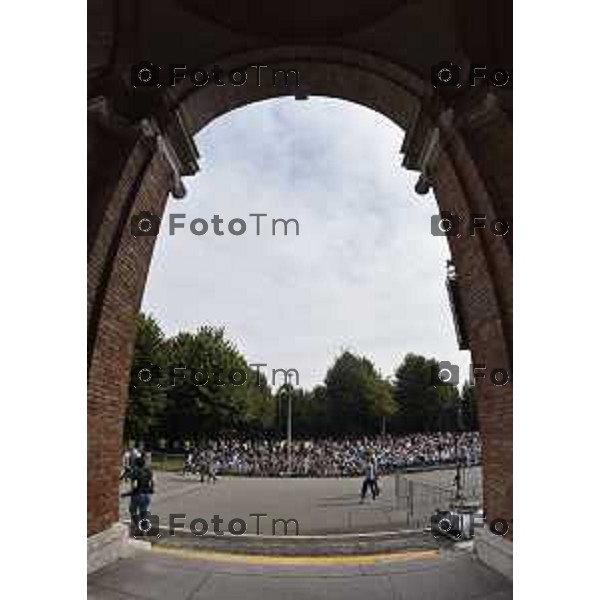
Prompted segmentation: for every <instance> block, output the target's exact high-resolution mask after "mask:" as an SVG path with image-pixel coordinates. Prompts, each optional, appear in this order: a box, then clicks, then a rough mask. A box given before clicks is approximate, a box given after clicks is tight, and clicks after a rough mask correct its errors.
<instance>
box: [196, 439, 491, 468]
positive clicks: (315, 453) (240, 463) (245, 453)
mask: <svg viewBox="0 0 600 600" xmlns="http://www.w3.org/2000/svg"><path fill="white" fill-rule="evenodd" d="M369 456H372V457H374V458H375V461H376V465H377V472H378V474H380V475H385V474H389V473H392V472H394V471H396V470H398V469H407V468H422V467H430V466H436V465H444V464H448V465H450V464H456V462H457V457H458V459H459V460H460V462H461V463H462V464H464V465H466V466H470V465H476V464H480V462H481V443H480V438H479V433H478V432H464V433H460V434H458V435H457V436H455V434H454V433H427V434H423V433H420V434H413V435H404V436H391V435H390V436H380V437H371V438H350V437H348V438H343V439H333V438H324V439H315V440H296V441H294V442H293V444H292V452H291V459H292V460H291V469H289V467H288V453H287V447H286V442H285V440H284V441H281V440H277V441H273V440H269V439H266V438H261V439H242V438H239V437H235V436H232V437H220V438H217V439H213V440H208V441H206V442H205V443H203V444H200V445H197V446H192V447H190V448H189V449H188V451H187V453H186V464H187V465H192V464H195V465H204V466H205V468H208V466H210V470H211V471H214V472H215V473H217V474H221V475H243V476H247V477H278V476H280V475H283V474H286V475H293V476H297V477H352V476H358V475H362V474H363V472H364V465H365V458H366V457H369Z"/></svg>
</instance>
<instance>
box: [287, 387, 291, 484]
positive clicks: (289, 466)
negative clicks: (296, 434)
mask: <svg viewBox="0 0 600 600" xmlns="http://www.w3.org/2000/svg"><path fill="white" fill-rule="evenodd" d="M286 393H287V397H288V414H287V463H288V473H289V474H291V473H292V394H290V391H289V390H286Z"/></svg>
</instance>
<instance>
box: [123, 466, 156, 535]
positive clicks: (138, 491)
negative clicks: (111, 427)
mask: <svg viewBox="0 0 600 600" xmlns="http://www.w3.org/2000/svg"><path fill="white" fill-rule="evenodd" d="M153 493H154V476H153V474H152V469H151V468H150V467H149V466H148V465H147V464H146V460H145V458H144V456H140V457H138V458H136V459H135V461H134V464H133V469H132V471H131V492H130V494H129V495H130V497H131V500H130V502H129V514H130V515H131V525H132V528H134V530H136V531H137V530H139V529H141V530H142V531H143V530H144V529H145V527H143V526H142V527H140V522H141V521H142V520H143V519H146V518H147V517H148V515H149V514H150V500H151V495H152V494H153Z"/></svg>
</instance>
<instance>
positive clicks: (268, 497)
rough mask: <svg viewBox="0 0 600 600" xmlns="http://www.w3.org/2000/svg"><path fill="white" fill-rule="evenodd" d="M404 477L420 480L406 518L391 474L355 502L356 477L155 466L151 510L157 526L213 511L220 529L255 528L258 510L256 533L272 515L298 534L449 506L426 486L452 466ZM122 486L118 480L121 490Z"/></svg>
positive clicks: (399, 523) (377, 526)
mask: <svg viewBox="0 0 600 600" xmlns="http://www.w3.org/2000/svg"><path fill="white" fill-rule="evenodd" d="M407 477H408V478H410V479H411V480H413V481H415V482H419V483H421V484H423V485H421V486H418V487H416V488H415V490H421V491H424V492H423V493H421V494H418V495H417V496H416V497H415V501H414V506H415V510H416V511H417V513H418V514H413V516H412V517H411V521H410V522H409V519H408V515H407V505H406V502H404V500H405V498H402V499H401V500H402V502H399V501H398V499H397V498H396V497H395V481H394V478H393V477H382V478H381V480H380V487H381V491H382V493H381V495H380V496H379V497H378V498H377V500H375V501H373V500H371V499H370V498H369V497H367V499H366V501H365V503H364V504H360V496H359V495H360V489H361V485H362V478H323V479H309V478H298V479H295V478H292V479H286V478H272V479H262V478H246V477H223V478H219V481H217V483H216V484H209V483H200V481H199V480H198V479H195V478H184V477H183V476H182V475H181V474H179V473H165V472H155V490H156V491H155V493H154V495H153V498H152V505H151V513H152V514H154V515H157V516H158V517H159V519H160V525H161V526H168V524H169V515H170V514H182V513H184V514H185V515H186V518H185V519H184V521H185V529H186V530H189V523H190V522H191V521H192V520H193V519H195V518H203V519H205V520H206V521H208V522H209V524H210V520H211V519H212V517H213V515H219V516H220V517H221V518H222V519H223V524H222V525H221V529H222V530H225V531H227V526H228V523H229V521H230V520H232V519H242V520H244V522H245V523H246V524H247V531H248V533H256V526H257V517H254V516H251V514H257V513H261V514H263V515H265V516H264V517H261V518H260V522H259V525H260V533H261V535H266V536H271V535H274V534H282V533H284V530H283V527H284V525H283V524H282V523H281V522H279V524H275V530H274V529H273V525H274V523H273V521H274V520H277V519H285V520H288V519H295V520H296V521H298V529H299V531H298V533H299V534H300V535H308V534H331V533H349V532H353V533H356V532H373V531H395V530H398V529H403V528H415V527H422V526H424V525H428V524H429V521H430V517H431V515H432V514H433V513H434V512H435V510H436V509H437V508H449V506H440V499H439V498H438V497H436V495H435V493H430V490H434V489H437V488H438V487H444V488H451V487H452V482H453V478H454V471H453V470H446V471H434V472H424V473H415V474H411V475H408V476H407ZM470 478H471V479H472V480H473V481H479V480H480V479H481V470H480V468H479V467H476V468H473V469H471V474H470ZM428 484H429V485H431V486H432V487H431V488H430V487H429V485H428ZM126 489H127V486H126V485H124V486H123V491H125V490H126ZM425 492H427V493H425ZM128 504H129V500H128V499H127V498H123V499H122V500H121V506H120V512H121V519H122V520H127V519H128V518H129V513H128ZM421 521H422V522H421ZM179 522H182V521H181V520H180V521H179ZM210 527H211V530H212V525H210ZM294 533H295V531H294Z"/></svg>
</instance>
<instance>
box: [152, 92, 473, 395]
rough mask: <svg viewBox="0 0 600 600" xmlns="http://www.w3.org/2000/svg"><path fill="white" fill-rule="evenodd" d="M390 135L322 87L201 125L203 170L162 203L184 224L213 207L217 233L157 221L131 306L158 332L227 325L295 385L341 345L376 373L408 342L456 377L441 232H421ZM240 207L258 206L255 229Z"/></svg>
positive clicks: (423, 210) (388, 369)
mask: <svg viewBox="0 0 600 600" xmlns="http://www.w3.org/2000/svg"><path fill="white" fill-rule="evenodd" d="M402 137H403V132H402V130H400V129H399V128H398V127H397V126H396V125H394V124H393V123H392V122H391V121H389V120H388V119H386V118H385V117H383V116H381V115H379V114H377V113H375V112H373V111H370V110H369V109H366V108H363V107H360V106H358V105H355V104H351V103H349V102H344V101H340V100H334V99H330V98H311V99H310V100H308V101H303V102H298V101H295V100H293V99H291V98H285V99H278V100H271V101H267V102H260V103H257V104H253V105H250V106H248V107H245V108H243V109H238V110H235V111H233V112H231V113H229V114H227V115H224V116H222V117H221V118H219V119H217V120H216V121H214V122H213V123H211V124H210V125H209V126H208V127H206V128H205V129H204V130H203V131H201V132H200V133H199V135H198V136H197V138H196V142H197V144H198V146H199V149H200V152H201V155H202V162H201V172H200V174H199V175H197V176H196V177H195V178H193V179H192V180H188V181H187V187H188V190H189V193H188V195H187V197H186V198H185V199H184V200H182V201H177V200H173V199H171V200H169V205H168V208H167V213H172V212H175V213H186V215H187V219H186V222H188V223H189V221H191V220H192V219H193V218H197V217H201V218H205V219H206V220H207V221H208V220H210V219H211V218H212V216H213V215H214V214H219V215H220V216H221V218H223V219H224V221H225V223H224V224H223V225H222V229H223V230H224V231H226V234H225V235H224V236H221V237H220V236H216V235H214V234H213V233H212V226H211V229H209V232H208V233H207V234H206V235H204V236H201V237H200V236H194V235H193V234H191V232H190V231H189V229H186V230H185V231H184V230H178V231H177V234H176V235H174V236H168V235H167V227H166V226H163V227H162V228H161V233H160V235H159V239H158V240H157V244H156V249H155V253H154V258H153V261H152V265H151V268H150V274H149V279H148V284H147V288H146V293H145V296H144V301H143V310H145V311H147V312H151V313H153V314H154V315H155V316H156V317H157V318H158V319H159V321H160V322H161V324H162V326H163V328H164V329H165V331H166V332H167V333H168V334H172V333H174V332H176V331H178V330H181V329H188V330H190V329H195V328H196V327H198V326H200V325H202V324H205V323H211V324H223V325H226V328H227V331H228V334H229V336H230V337H232V338H233V339H234V340H235V341H236V342H237V344H238V347H239V348H240V350H242V351H243V352H244V353H245V354H246V355H247V356H248V357H249V358H250V359H251V360H254V361H256V362H262V363H267V364H268V368H292V367H294V368H296V369H298V370H299V372H300V383H301V385H303V386H306V387H310V386H312V385H314V384H316V383H319V382H321V381H322V379H323V377H324V375H325V372H326V369H327V368H328V367H329V366H330V365H331V363H332V361H333V359H334V357H335V355H336V353H337V352H339V350H340V349H341V348H350V349H352V350H354V351H356V352H359V353H361V354H365V355H367V356H368V357H370V358H371V359H372V360H373V361H374V362H375V364H376V365H377V367H378V368H380V369H381V370H382V372H383V374H384V375H391V374H392V372H393V370H394V369H395V368H396V367H397V366H398V365H399V363H400V362H401V360H402V357H403V355H404V354H405V353H407V352H411V351H413V352H418V353H421V354H424V355H427V356H436V357H438V358H439V359H441V360H451V361H452V362H454V363H456V364H459V365H460V366H461V369H462V372H461V377H462V378H464V377H466V373H467V371H466V368H467V365H468V363H469V355H468V353H466V352H459V351H458V350H457V346H456V336H455V333H454V327H453V323H452V317H451V313H450V307H449V304H448V298H447V294H446V289H445V284H444V281H445V264H446V259H447V258H448V257H449V254H448V249H447V243H446V240H445V239H444V238H439V237H433V236H432V235H431V234H430V233H429V232H430V218H431V215H432V214H434V212H436V210H437V208H436V204H435V201H434V199H433V197H432V196H431V195H429V196H426V197H422V196H417V195H416V193H415V192H414V185H415V182H416V178H417V175H416V174H415V173H410V172H408V171H406V170H404V169H402V167H401V157H400V155H399V149H400V147H401V142H402ZM250 213H267V215H268V216H267V217H265V218H263V219H262V223H261V235H260V236H256V234H255V231H256V225H255V223H256V220H255V219H254V218H252V217H249V214H250ZM233 218H242V219H244V220H245V221H246V223H247V231H246V233H245V234H244V235H242V236H239V237H235V236H233V235H230V234H229V233H228V232H227V222H228V221H229V220H230V219H233ZM275 218H286V219H289V218H295V219H297V220H298V221H299V223H300V235H299V236H298V237H296V236H294V235H290V234H288V236H287V237H284V236H283V235H282V234H281V233H278V234H277V235H276V236H272V235H271V231H270V228H271V219H275ZM209 224H210V223H209ZM165 225H166V224H165ZM279 227H281V226H279ZM288 231H293V226H291V229H289V230H288Z"/></svg>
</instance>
